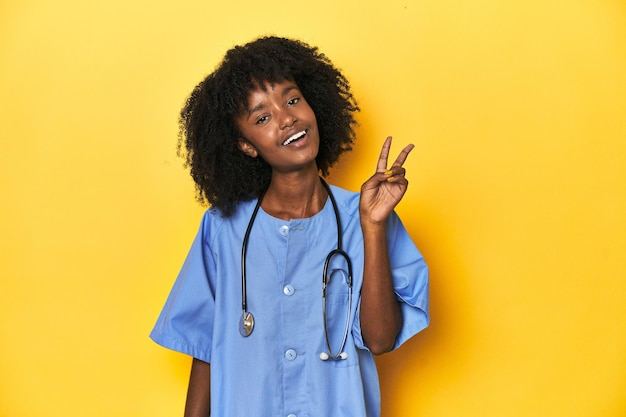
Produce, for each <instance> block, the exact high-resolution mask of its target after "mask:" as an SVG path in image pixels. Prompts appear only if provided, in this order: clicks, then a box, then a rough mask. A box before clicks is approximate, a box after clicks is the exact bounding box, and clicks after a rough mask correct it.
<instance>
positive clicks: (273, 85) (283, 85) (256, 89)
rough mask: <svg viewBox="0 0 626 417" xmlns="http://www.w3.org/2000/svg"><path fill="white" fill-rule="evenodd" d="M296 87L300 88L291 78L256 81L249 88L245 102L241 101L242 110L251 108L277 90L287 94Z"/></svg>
mask: <svg viewBox="0 0 626 417" xmlns="http://www.w3.org/2000/svg"><path fill="white" fill-rule="evenodd" d="M294 89H298V85H297V84H296V82H295V81H292V80H289V79H285V80H282V81H263V82H256V81H254V82H253V85H252V87H250V88H249V89H248V92H247V97H246V101H245V103H241V107H242V109H241V110H242V111H245V110H249V109H250V108H251V107H253V106H255V105H256V104H257V103H258V102H259V101H263V99H264V97H266V96H267V95H268V94H270V93H272V94H273V93H275V92H277V93H278V94H281V95H285V94H287V93H289V92H290V91H292V90H294Z"/></svg>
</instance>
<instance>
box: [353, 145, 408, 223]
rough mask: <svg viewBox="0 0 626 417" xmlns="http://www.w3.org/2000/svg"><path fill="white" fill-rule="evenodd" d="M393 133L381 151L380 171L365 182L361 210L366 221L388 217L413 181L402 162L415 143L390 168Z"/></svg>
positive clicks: (363, 219) (379, 220) (373, 221)
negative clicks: (389, 158)
mask: <svg viewBox="0 0 626 417" xmlns="http://www.w3.org/2000/svg"><path fill="white" fill-rule="evenodd" d="M390 148H391V136H389V137H388V138H387V139H386V140H385V143H384V144H383V148H382V150H381V151H380V157H379V158H378V165H377V166H376V173H375V174H374V175H372V176H371V177H370V178H369V179H368V180H367V181H365V183H364V184H363V185H362V186H361V200H360V206H359V211H360V214H361V223H362V224H372V225H377V224H382V223H384V222H385V221H386V220H387V217H389V215H390V214H391V212H392V211H393V209H394V208H395V207H396V205H397V204H398V203H399V202H400V200H401V199H402V197H403V196H404V193H405V192H406V189H407V187H408V185H409V182H408V181H407V179H406V178H405V176H404V174H405V169H404V167H403V166H402V165H403V164H404V161H406V158H407V156H408V155H409V153H410V152H411V151H412V150H413V148H414V145H412V144H411V145H407V146H406V147H405V148H404V149H402V152H400V155H398V157H397V158H396V160H395V161H394V163H393V164H392V165H391V167H390V168H389V169H387V163H388V157H389V149H390Z"/></svg>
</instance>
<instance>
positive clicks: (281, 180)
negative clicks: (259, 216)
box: [261, 171, 328, 220]
mask: <svg viewBox="0 0 626 417" xmlns="http://www.w3.org/2000/svg"><path fill="white" fill-rule="evenodd" d="M327 198H328V193H327V192H326V189H325V188H324V186H323V185H322V182H321V181H320V179H319V176H318V174H317V171H316V172H315V173H314V175H311V174H308V175H289V176H285V175H272V181H271V182H270V186H269V188H268V189H267V192H266V193H265V197H264V198H263V202H262V203H261V207H263V210H264V211H265V212H266V213H268V214H270V215H271V216H274V217H277V218H279V219H284V220H291V219H302V218H308V217H312V216H314V215H315V214H317V213H319V212H320V211H321V210H322V209H323V208H324V205H325V204H326V200H327Z"/></svg>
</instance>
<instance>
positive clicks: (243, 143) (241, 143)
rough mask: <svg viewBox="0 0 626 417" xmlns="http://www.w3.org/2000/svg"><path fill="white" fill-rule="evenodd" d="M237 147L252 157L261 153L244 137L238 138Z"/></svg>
mask: <svg viewBox="0 0 626 417" xmlns="http://www.w3.org/2000/svg"><path fill="white" fill-rule="evenodd" d="M237 147H239V149H240V150H241V152H243V153H245V154H246V155H248V156H249V157H250V158H256V157H257V156H258V155H259V153H258V152H257V150H256V148H255V147H254V146H252V144H251V143H250V142H248V141H247V140H245V139H244V138H239V139H237Z"/></svg>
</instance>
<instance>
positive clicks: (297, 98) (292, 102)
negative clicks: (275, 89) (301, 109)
mask: <svg viewBox="0 0 626 417" xmlns="http://www.w3.org/2000/svg"><path fill="white" fill-rule="evenodd" d="M299 101H300V97H294V98H291V99H289V101H287V105H288V106H293V105H294V104H296V103H297V102H299Z"/></svg>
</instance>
